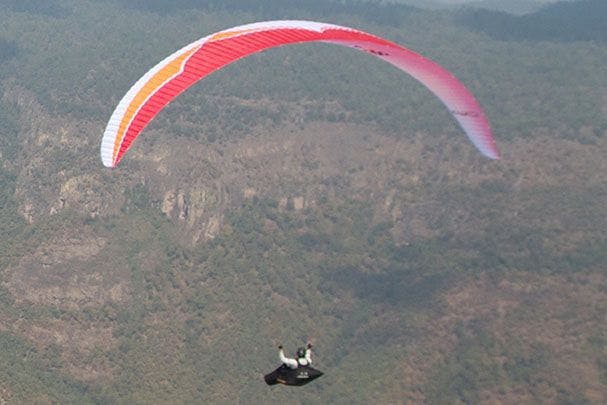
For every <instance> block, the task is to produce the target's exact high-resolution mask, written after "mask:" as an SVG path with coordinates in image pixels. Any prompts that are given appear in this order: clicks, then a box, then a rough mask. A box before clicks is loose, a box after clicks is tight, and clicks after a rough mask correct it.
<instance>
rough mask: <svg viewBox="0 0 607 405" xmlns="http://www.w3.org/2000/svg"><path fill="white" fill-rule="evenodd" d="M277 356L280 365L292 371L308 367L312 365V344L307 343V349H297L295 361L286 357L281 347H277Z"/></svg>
mask: <svg viewBox="0 0 607 405" xmlns="http://www.w3.org/2000/svg"><path fill="white" fill-rule="evenodd" d="M278 356H279V357H280V361H282V364H284V365H286V366H288V367H289V368H290V369H293V370H294V369H296V368H298V367H307V366H310V365H312V343H308V346H307V349H305V348H303V347H300V348H299V349H297V359H292V358H289V357H286V356H285V352H284V351H283V349H282V345H280V346H278Z"/></svg>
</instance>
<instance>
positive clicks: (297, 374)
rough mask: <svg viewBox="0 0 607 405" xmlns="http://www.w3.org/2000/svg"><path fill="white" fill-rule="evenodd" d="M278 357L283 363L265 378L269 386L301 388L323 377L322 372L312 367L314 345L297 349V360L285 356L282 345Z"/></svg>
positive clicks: (309, 344)
mask: <svg viewBox="0 0 607 405" xmlns="http://www.w3.org/2000/svg"><path fill="white" fill-rule="evenodd" d="M278 357H279V358H280V362H281V363H282V364H281V365H280V367H278V368H277V369H276V370H274V371H272V372H271V373H269V374H266V375H265V376H264V380H265V381H266V384H268V385H275V384H284V385H295V386H301V385H306V384H307V383H309V382H310V381H312V380H315V379H317V378H318V377H320V376H321V375H323V372H322V371H319V370H316V369H315V368H313V367H312V344H311V343H308V346H307V348H303V347H300V348H299V349H297V358H296V359H293V358H290V357H287V356H285V352H284V350H283V348H282V345H280V346H278Z"/></svg>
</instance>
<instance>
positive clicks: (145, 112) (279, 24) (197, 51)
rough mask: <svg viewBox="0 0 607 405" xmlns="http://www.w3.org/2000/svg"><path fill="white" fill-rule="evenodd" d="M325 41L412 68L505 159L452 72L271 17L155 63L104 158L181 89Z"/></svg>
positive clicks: (353, 37)
mask: <svg viewBox="0 0 607 405" xmlns="http://www.w3.org/2000/svg"><path fill="white" fill-rule="evenodd" d="M314 41H316V42H324V43H331V44H337V45H342V46H346V47H350V48H354V49H357V50H360V51H362V52H366V53H368V54H371V55H374V56H376V57H378V58H380V59H383V60H385V61H386V62H389V63H391V64H393V65H394V66H396V67H398V68H399V69H401V70H403V71H405V72H407V73H408V74H410V75H411V76H413V77H414V78H416V79H417V80H419V81H420V82H421V83H422V84H424V85H425V86H426V87H427V88H428V89H430V91H432V92H433V93H434V94H435V95H436V96H437V97H438V98H439V99H440V100H441V101H442V102H443V104H445V106H446V107H447V108H448V109H449V111H450V112H451V114H452V115H453V117H455V119H456V120H457V121H458V122H459V124H460V125H461V127H462V128H463V129H464V131H465V132H466V134H467V135H468V138H470V140H471V141H472V143H473V144H474V145H475V146H476V147H477V148H478V150H479V151H480V152H481V153H482V154H483V155H485V156H487V157H489V158H491V159H497V158H499V153H498V151H497V147H496V145H495V141H494V140H493V136H492V133H491V128H490V127H489V122H488V120H487V118H486V116H485V113H484V112H483V110H482V109H481V107H480V105H479V104H478V102H477V101H476V100H475V98H474V96H473V95H472V94H471V93H470V91H468V89H466V87H464V85H463V84H462V83H460V81H459V80H457V79H456V78H455V77H454V76H453V75H452V74H451V73H450V72H449V71H447V70H445V69H444V68H442V67H441V66H439V65H438V64H436V63H435V62H432V61H431V60H429V59H426V58H424V57H423V56H421V55H419V54H417V53H415V52H413V51H411V50H409V49H407V48H404V47H401V46H399V45H396V44H394V43H392V42H390V41H387V40H385V39H383V38H379V37H377V36H375V35H372V34H369V33H366V32H364V31H359V30H356V29H353V28H348V27H342V26H338V25H333V24H325V23H319V22H313V21H266V22H259V23H254V24H247V25H242V26H239V27H234V28H230V29H227V30H224V31H220V32H217V33H215V34H211V35H209V36H207V37H204V38H202V39H199V40H198V41H195V42H193V43H191V44H189V45H187V46H185V47H183V48H182V49H180V50H178V51H177V52H175V53H173V54H172V55H170V56H168V57H167V58H166V59H164V60H163V61H162V62H160V63H159V64H158V65H156V66H154V67H153V68H152V69H151V70H150V71H148V72H147V73H146V74H145V75H143V77H141V78H140V79H139V80H138V81H137V82H136V83H135V84H134V85H133V87H132V88H131V89H130V90H129V91H128V92H127V93H126V95H125V96H124V97H123V98H122V100H121V101H120V103H119V104H118V106H117V107H116V109H115V111H114V113H113V114H112V116H111V118H110V120H109V122H108V124H107V127H106V129H105V132H104V134H103V140H102V142H101V160H102V161H103V164H104V165H105V166H107V167H115V166H116V165H117V164H118V162H119V161H120V159H122V157H123V156H124V154H125V153H126V151H127V150H128V149H129V147H130V146H131V143H132V142H133V140H134V139H135V138H136V137H137V136H138V135H139V133H140V132H141V131H142V130H143V129H144V128H145V126H146V125H147V124H148V123H149V122H150V121H151V120H152V119H153V118H154V117H155V116H156V114H158V112H160V111H161V110H162V109H163V108H164V107H165V106H166V105H167V104H168V103H170V102H171V101H172V100H173V99H174V98H175V97H177V96H178V95H179V94H180V93H182V92H183V91H185V90H186V89H188V88H189V87H190V86H192V85H193V84H194V83H196V82H197V81H199V80H200V79H202V78H204V77H205V76H207V75H209V74H211V73H212V72H214V71H216V70H218V69H220V68H222V67H224V66H226V65H228V64H230V63H232V62H234V61H236V60H238V59H240V58H243V57H245V56H248V55H251V54H253V53H256V52H259V51H263V50H265V49H269V48H273V47H277V46H282V45H287V44H294V43H301V42H314Z"/></svg>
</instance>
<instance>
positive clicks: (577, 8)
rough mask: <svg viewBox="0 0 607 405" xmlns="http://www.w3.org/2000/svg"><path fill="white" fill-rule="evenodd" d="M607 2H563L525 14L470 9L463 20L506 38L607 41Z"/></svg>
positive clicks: (496, 35)
mask: <svg viewBox="0 0 607 405" xmlns="http://www.w3.org/2000/svg"><path fill="white" fill-rule="evenodd" d="M605 16H607V2H605V1H602V0H579V1H575V2H559V3H556V4H551V5H548V6H545V7H543V8H542V9H540V10H539V11H536V12H534V13H532V14H528V15H523V16H513V15H510V14H506V13H500V12H495V11H489V10H474V11H472V10H468V11H465V12H463V13H462V15H461V17H460V18H461V21H462V22H463V23H464V24H466V25H467V26H469V27H471V28H473V29H476V30H479V31H482V32H485V33H487V34H489V35H491V36H492V37H493V38H495V39H499V40H502V41H504V40H505V41H553V42H566V41H568V42H574V41H596V42H606V41H607V24H605Z"/></svg>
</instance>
